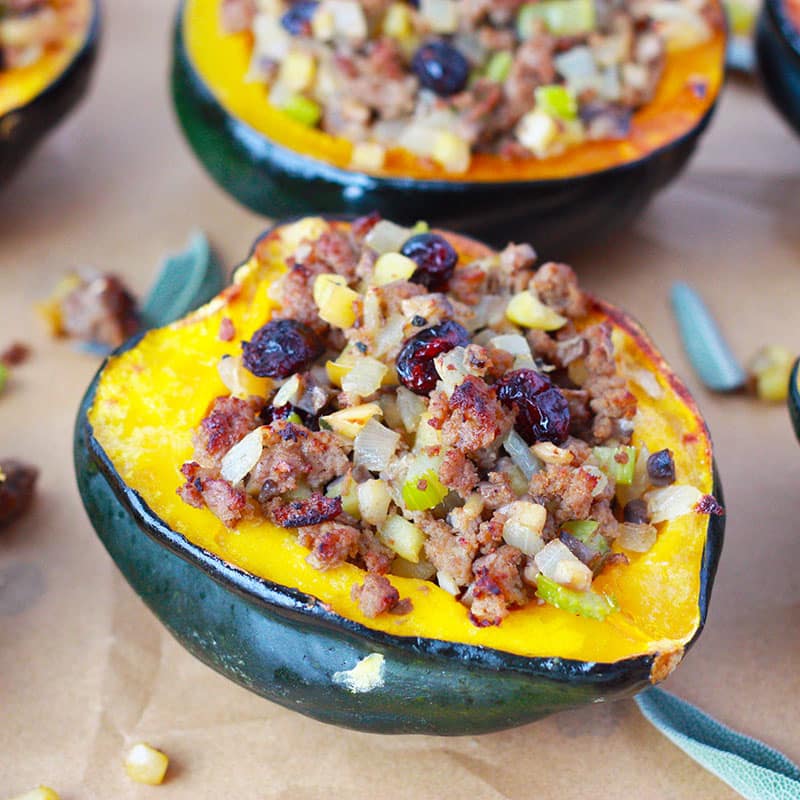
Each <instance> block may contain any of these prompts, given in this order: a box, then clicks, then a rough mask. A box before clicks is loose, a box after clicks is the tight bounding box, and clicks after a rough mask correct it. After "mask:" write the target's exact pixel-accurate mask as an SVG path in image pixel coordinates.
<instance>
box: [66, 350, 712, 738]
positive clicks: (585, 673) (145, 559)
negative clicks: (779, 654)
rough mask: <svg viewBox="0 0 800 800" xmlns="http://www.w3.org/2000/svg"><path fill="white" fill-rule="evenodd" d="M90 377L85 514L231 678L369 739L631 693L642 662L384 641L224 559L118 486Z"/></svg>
mask: <svg viewBox="0 0 800 800" xmlns="http://www.w3.org/2000/svg"><path fill="white" fill-rule="evenodd" d="M135 341H136V340H134V341H132V342H131V343H129V345H127V346H129V347H130V346H133V344H135ZM101 372H102V368H101ZM99 376H100V372H98V375H97V377H95V380H94V382H93V383H92V385H91V386H90V387H89V390H88V391H87V393H86V396H85V397H84V400H83V403H82V404H81V408H80V411H79V413H78V419H77V424H76V429H75V449H74V456H75V469H76V474H77V479H78V488H79V489H80V493H81V496H82V498H83V502H84V505H85V507H86V510H87V512H88V515H89V518H90V519H91V521H92V524H93V525H94V528H95V530H96V531H97V534H98V536H99V537H100V539H101V540H102V542H103V544H104V545H105V547H106V549H107V550H108V552H109V553H110V555H111V557H112V558H113V559H114V561H115V562H116V564H117V566H118V567H119V569H120V570H121V571H122V573H123V575H124V576H125V577H126V579H127V580H128V583H129V584H130V585H131V586H132V587H133V589H134V590H135V591H136V592H137V593H138V594H139V595H140V596H141V597H142V599H143V600H144V601H145V603H146V604H147V605H148V606H149V607H150V609H151V610H152V611H153V613H154V614H155V615H156V616H157V617H158V618H159V619H160V620H161V621H162V622H163V623H164V624H165V625H166V627H167V628H168V630H169V631H170V632H171V633H172V635H173V636H174V637H175V638H176V639H177V640H178V641H179V642H180V643H181V644H182V645H183V646H184V647H185V648H186V649H187V650H189V652H190V653H192V654H193V655H195V656H196V657H197V658H199V659H200V660H201V661H203V662H204V663H205V664H207V665H208V666H210V667H212V668H213V669H215V670H216V671H217V672H220V673H221V674H223V675H225V676H226V677H228V678H230V679H231V680H233V681H235V682H236V683H238V684H240V685H242V686H244V687H246V688H248V689H250V690H252V691H253V692H255V693H257V694H259V695H261V696H263V697H266V698H267V699H269V700H272V701H274V702H276V703H279V704H280V705H282V706H285V707H286V708H290V709H293V710H295V711H299V712H301V713H302V714H306V715H307V716H310V717H313V718H315V719H317V720H320V721H322V722H327V723H331V724H334V725H340V726H343V727H347V728H354V729H358V730H363V731H370V732H375V733H426V734H442V735H461V734H477V733H486V732H490V731H496V730H502V729H505V728H510V727H513V726H516V725H522V724H525V723H527V722H532V721H533V720H536V719H539V718H541V717H544V716H546V715H548V714H551V713H553V712H556V711H561V710H564V709H568V708H576V707H578V706H581V705H584V704H588V703H592V702H600V701H603V700H612V699H616V698H620V697H628V696H632V695H633V694H635V693H636V692H638V691H640V690H641V689H643V688H645V687H646V686H647V685H649V682H650V673H651V667H652V664H653V657H652V656H641V657H637V658H631V659H626V660H623V661H619V662H616V663H608V664H604V663H586V662H580V661H573V660H567V659H558V658H524V657H521V656H516V655H512V654H510V653H504V652H501V651H497V650H492V649H488V648H480V647H474V646H469V645H465V644H457V643H455V644H454V643H450V642H443V641H436V640H432V639H421V638H412V637H396V636H391V635H388V634H385V633H383V632H379V631H372V630H369V629H368V628H366V627H364V626H362V625H359V624H357V623H354V622H353V621H351V620H347V619H344V618H342V617H340V616H338V615H337V614H335V613H333V612H332V611H330V610H329V609H328V608H326V607H325V606H324V605H323V604H322V603H320V602H319V601H317V600H315V599H314V598H313V597H311V596H309V595H306V594H303V593H302V592H299V591H297V590H292V589H287V588H286V587H283V586H280V585H277V584H274V583H271V582H269V581H266V580H263V579H261V578H257V577H255V576H253V575H250V574H248V573H246V572H243V571H242V570H240V569H237V568H236V567H234V566H232V565H230V564H227V563H225V562H224V561H222V560H221V559H219V558H218V557H217V556H215V555H213V554H211V553H209V552H208V551H205V550H203V549H202V548H200V547H198V546H196V545H194V544H192V543H191V542H189V541H188V540H186V539H185V538H184V537H183V536H181V535H180V534H178V533H176V532H175V531H173V530H171V529H170V528H169V527H168V526H167V525H166V524H165V523H164V522H163V521H161V520H160V519H159V518H158V517H157V516H156V515H155V514H154V513H153V512H152V511H151V510H150V509H149V508H148V507H147V505H146V504H145V503H144V502H143V500H142V499H141V497H140V496H139V495H138V494H137V493H136V492H135V491H134V490H133V489H131V488H130V487H128V486H126V485H125V484H124V483H123V481H122V480H121V478H120V476H119V475H118V474H117V472H116V470H115V469H114V467H113V465H112V464H111V462H110V461H109V459H108V457H107V456H106V454H105V453H104V452H103V450H102V448H101V447H100V445H99V444H98V443H97V441H96V440H95V439H94V438H93V436H92V430H91V425H90V424H89V421H88V417H87V415H88V412H89V409H90V408H91V406H92V402H93V398H94V394H95V390H96V386H97V382H98V380H99ZM714 474H715V496H716V497H717V499H718V500H719V501H720V503H722V495H721V491H720V488H719V486H720V485H719V480H718V478H717V475H716V470H715V473H714ZM724 520H725V518H724V517H723V516H712V517H710V520H709V527H708V535H707V539H706V544H705V549H704V553H703V563H702V575H701V590H700V597H699V609H700V625H699V627H698V630H697V632H696V634H695V636H694V638H693V639H692V643H693V642H694V641H695V640H696V639H697V637H698V636H699V635H700V632H701V630H702V628H703V625H704V623H705V620H706V615H707V611H708V602H709V598H710V593H711V588H712V585H713V581H714V575H715V573H716V569H717V562H718V560H719V556H720V552H721V549H722V542H723V533H724V527H725V522H724ZM143 533H144V534H146V535H143ZM690 644H691V643H690ZM687 649H688V646H687ZM375 652H377V653H381V654H383V656H384V658H385V666H384V684H383V686H381V687H378V688H376V689H374V690H373V691H370V692H367V693H362V694H352V693H350V692H349V691H347V690H346V689H344V688H342V687H340V686H338V685H337V684H334V683H333V681H332V675H333V673H335V672H338V671H341V670H348V669H352V667H353V666H355V664H356V663H357V662H358V661H359V660H360V659H362V658H364V657H365V656H367V655H369V654H370V653H375Z"/></svg>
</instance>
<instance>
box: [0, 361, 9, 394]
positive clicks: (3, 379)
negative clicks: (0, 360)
mask: <svg viewBox="0 0 800 800" xmlns="http://www.w3.org/2000/svg"><path fill="white" fill-rule="evenodd" d="M7 382H8V367H7V366H6V365H5V364H0V392H2V391H3V389H5V388H6V383H7Z"/></svg>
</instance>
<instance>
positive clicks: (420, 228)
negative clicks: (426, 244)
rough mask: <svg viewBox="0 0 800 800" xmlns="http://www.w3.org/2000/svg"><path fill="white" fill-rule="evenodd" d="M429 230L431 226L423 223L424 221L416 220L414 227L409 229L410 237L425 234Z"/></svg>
mask: <svg viewBox="0 0 800 800" xmlns="http://www.w3.org/2000/svg"><path fill="white" fill-rule="evenodd" d="M430 229H431V226H430V225H428V223H427V222H425V220H424V219H421V220H418V221H417V222H416V223H415V225H414V227H413V228H412V229H411V233H412V235H414V236H416V234H418V233H427V232H428V231H429V230H430Z"/></svg>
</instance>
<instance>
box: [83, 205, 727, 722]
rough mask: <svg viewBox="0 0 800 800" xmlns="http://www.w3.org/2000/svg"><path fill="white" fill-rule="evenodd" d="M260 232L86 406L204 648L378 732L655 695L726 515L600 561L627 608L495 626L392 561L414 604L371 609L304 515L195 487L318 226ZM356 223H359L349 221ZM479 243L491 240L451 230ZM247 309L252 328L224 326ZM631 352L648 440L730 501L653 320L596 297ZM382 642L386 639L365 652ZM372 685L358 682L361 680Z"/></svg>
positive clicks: (172, 603)
mask: <svg viewBox="0 0 800 800" xmlns="http://www.w3.org/2000/svg"><path fill="white" fill-rule="evenodd" d="M305 224H308V221H307V220H306V221H304V222H303V223H294V224H284V225H282V226H278V227H276V228H274V229H272V230H271V231H270V232H268V233H267V234H266V235H265V238H263V239H262V240H260V245H259V252H261V253H262V254H263V253H264V252H265V251H266V252H268V253H269V258H268V261H266V262H265V261H264V260H259V258H258V257H256V255H255V250H254V251H253V255H251V257H250V259H249V260H248V261H247V262H245V263H244V264H243V265H242V267H241V268H240V269H239V270H238V271H237V272H236V275H235V278H234V282H233V285H232V286H231V287H229V288H228V289H226V290H225V291H223V292H222V293H221V294H220V295H219V296H218V297H217V298H215V299H214V300H212V301H211V302H210V303H209V304H208V305H206V306H204V307H203V308H201V309H199V310H198V311H197V312H195V313H193V314H191V315H189V316H188V317H187V318H185V319H183V320H181V321H179V322H176V323H174V324H172V325H170V326H168V327H166V328H161V329H157V330H154V331H151V332H149V333H147V334H145V335H144V336H141V337H139V338H137V339H135V340H133V341H131V342H130V343H129V344H128V345H127V346H125V347H123V348H122V349H121V350H120V351H119V352H118V353H116V354H115V355H113V356H112V357H111V358H110V359H109V360H108V361H107V362H106V363H105V364H104V365H103V367H102V368H101V369H100V371H99V373H98V375H97V377H96V378H95V380H94V382H93V383H92V385H91V387H90V388H89V390H88V392H87V394H86V397H85V399H84V401H83V404H82V406H81V409H80V412H79V416H78V421H77V428H76V439H75V463H76V470H77V476H78V484H79V487H80V491H81V494H82V497H83V501H84V504H85V506H86V509H87V511H88V513H89V516H90V518H91V520H92V523H93V524H94V526H95V529H96V530H97V533H98V535H99V536H100V538H101V539H102V541H103V543H104V544H105V546H106V548H107V549H108V551H109V552H110V554H111V556H112V558H113V559H114V560H115V561H116V563H117V565H118V566H119V568H120V569H121V570H122V572H123V573H124V575H125V576H126V578H127V579H128V581H129V582H130V584H131V585H132V586H133V588H134V589H135V590H136V591H137V592H138V593H139V594H140V595H141V596H142V598H143V599H144V600H145V602H146V603H147V604H148V605H149V606H150V608H151V609H152V610H153V611H154V613H155V614H156V615H157V616H158V617H159V618H160V619H161V620H162V621H163V622H164V624H165V625H166V626H167V627H168V628H169V630H170V631H171V632H172V633H173V635H174V636H175V637H176V638H177V639H178V640H179V641H180V642H181V643H182V644H183V645H184V646H185V647H186V648H187V649H188V650H189V651H190V652H192V653H193V654H194V655H196V656H197V657H198V658H200V659H201V660H202V661H204V662H205V663H207V664H209V665H210V666H212V667H213V668H214V669H216V670H218V671H219V672H221V673H223V674H224V675H226V676H228V677H229V678H231V679H232V680H234V681H236V682H238V683H240V684H242V685H243V686H246V687H247V688H249V689H251V690H253V691H254V692H257V693H258V694H261V695H263V696H264V697H267V698H269V699H271V700H274V701H276V702H278V703H281V704H282V705H285V706H287V707H289V708H293V709H295V710H297V711H300V712H302V713H304V714H308V715H309V716H312V717H315V718H317V719H320V720H323V721H325V722H330V723H335V724H339V725H344V726H347V727H352V728H359V729H363V730H370V731H377V732H387V733H388V732H397V733H399V732H427V733H441V734H464V733H476V732H483V731H491V730H497V729H501V728H506V727H510V726H513V725H519V724H522V723H525V722H528V721H530V720H534V719H537V718H539V717H542V716H544V715H546V714H548V713H551V712H554V711H558V710H561V709H565V708H570V707H575V706H579V705H582V704H584V703H590V702H599V701H601V700H604V699H611V698H614V697H619V696H625V695H630V694H633V693H635V692H636V691H638V690H640V689H642V688H644V687H645V686H647V685H648V684H649V683H651V682H656V681H659V680H661V679H663V678H664V677H666V675H668V674H669V673H670V672H671V671H672V669H674V667H675V666H676V665H677V664H678V662H679V661H680V660H681V658H682V656H683V655H684V653H685V652H686V650H687V648H688V647H689V646H690V645H691V644H692V643H693V642H694V641H695V639H696V638H697V636H698V635H699V633H700V631H701V629H702V627H703V624H704V622H705V619H706V612H707V608H708V601H709V596H710V592H711V586H712V583H713V579H714V574H715V571H716V567H717V561H718V559H719V555H720V550H721V547H722V539H723V527H724V522H723V521H724V517H721V516H709V515H706V514H702V513H696V512H693V513H690V514H688V515H684V516H683V517H679V518H678V519H676V520H673V521H671V522H667V523H664V527H663V528H662V529H661V532H660V533H659V537H658V541H657V544H656V545H655V546H654V548H653V549H652V550H651V551H650V552H648V553H646V554H642V555H639V556H635V557H634V558H633V559H632V561H631V563H630V564H629V565H626V566H615V567H613V568H610V569H609V570H608V571H607V572H605V573H604V574H603V575H601V576H600V577H599V578H597V579H596V581H595V585H597V586H598V587H599V588H600V590H608V591H609V592H610V593H613V595H614V596H615V598H616V600H617V602H618V603H619V605H620V608H621V611H620V612H619V613H615V614H612V615H611V616H610V617H608V619H607V620H606V621H605V622H597V621H594V620H591V619H587V618H583V617H577V616H572V615H570V614H569V613H567V612H565V611H561V610H558V609H556V608H554V607H552V606H537V605H536V604H531V605H530V606H528V607H525V608H522V609H518V610H515V611H514V612H513V614H512V615H510V616H509V617H507V618H506V619H505V620H504V621H503V623H502V625H500V626H499V627H486V628H479V627H476V626H475V625H473V624H472V623H471V622H470V621H469V618H468V612H467V609H466V608H465V607H464V606H463V605H461V604H460V603H459V602H457V601H456V600H455V599H454V598H453V597H452V596H451V595H450V594H448V593H447V592H445V591H444V590H443V589H440V588H439V587H438V586H436V585H435V584H432V583H429V582H427V581H422V580H416V579H411V578H401V577H396V576H392V577H391V580H392V582H393V583H394V584H395V585H396V586H397V587H398V588H399V589H400V590H401V593H402V594H403V596H410V597H412V598H413V604H414V608H413V611H412V612H411V613H409V614H407V615H405V616H393V615H387V614H384V615H381V616H379V617H376V618H371V619H370V618H367V617H365V616H364V615H363V614H362V613H361V611H360V610H359V606H358V604H357V602H356V601H355V600H353V599H352V597H351V594H350V588H351V585H352V584H353V582H354V580H356V579H358V577H359V576H360V575H363V572H362V571H361V570H360V569H359V568H358V567H356V566H354V565H352V564H344V565H342V566H340V567H337V568H335V569H332V570H330V571H327V572H319V571H318V570H316V569H314V568H313V567H311V566H310V565H309V564H308V563H307V561H306V556H307V554H308V551H307V550H306V549H305V548H304V547H302V546H301V545H300V544H299V543H298V542H297V539H296V537H295V536H294V535H293V534H292V532H291V531H289V530H287V529H282V528H277V527H274V526H273V525H271V524H270V523H267V522H262V523H260V524H257V523H255V522H252V523H250V522H242V523H241V524H240V525H239V526H238V527H237V529H236V530H235V531H231V530H229V529H227V528H225V527H224V526H223V525H222V524H221V523H220V522H219V520H218V519H217V518H216V517H214V516H213V515H212V514H211V513H210V512H209V511H208V510H207V509H202V510H200V509H195V508H191V507H189V506H187V505H186V504H185V503H184V502H183V501H182V500H181V499H180V498H179V497H178V495H177V494H176V489H177V487H178V486H179V484H180V483H181V480H180V475H179V471H178V467H179V465H180V464H181V463H182V462H183V461H185V460H186V459H187V457H188V456H189V454H190V452H191V431H192V429H193V427H194V426H195V425H196V424H197V421H198V420H199V419H200V418H201V417H202V415H203V414H204V412H205V409H206V408H207V406H208V404H209V402H210V401H211V400H212V399H213V398H214V397H215V396H217V395H218V394H220V392H222V391H223V390H224V386H223V384H222V383H221V381H220V378H219V376H218V373H217V369H216V365H217V362H218V361H219V358H220V357H221V355H222V354H224V353H227V352H231V353H232V352H235V351H238V348H239V341H238V339H240V338H242V337H246V336H249V335H250V334H251V333H252V332H253V331H254V330H255V329H256V328H258V327H259V326H260V325H261V324H262V323H263V322H264V319H265V317H267V316H268V315H269V312H270V308H271V301H270V299H269V289H270V286H271V284H272V282H273V280H274V278H275V277H276V276H277V275H278V274H280V272H281V271H282V270H283V269H284V266H283V265H284V262H285V259H286V256H287V255H288V254H289V253H290V252H293V251H294V248H295V247H296V246H297V244H298V243H299V241H300V240H301V239H302V238H305V237H304V236H303V235H302V234H303V231H304V230H305V231H307V230H308V228H304V227H303V225H305ZM339 224H341V225H346V224H348V223H344V222H342V223H339ZM446 235H447V236H448V238H449V239H450V241H451V242H452V243H453V244H454V246H455V247H456V249H457V250H458V251H459V252H460V253H461V254H462V256H464V255H468V256H470V257H471V258H476V257H482V256H484V255H487V254H489V253H490V252H491V251H490V250H489V249H488V248H487V247H486V246H484V245H482V244H480V243H478V242H476V241H475V240H471V239H466V238H464V237H460V236H455V235H452V234H446ZM223 317H229V318H230V319H231V320H232V321H233V322H234V324H235V326H236V330H237V332H238V336H237V341H236V342H228V343H225V342H222V341H220V339H219V336H218V333H219V327H220V321H221V319H222V318H223ZM600 319H607V320H609V321H610V322H611V323H612V324H613V326H614V328H615V340H617V341H618V342H619V345H618V348H619V350H618V357H619V358H620V359H625V361H626V363H627V364H628V365H630V366H632V367H633V368H635V369H639V370H648V371H649V372H650V373H651V374H652V375H653V376H654V377H655V378H656V380H657V381H658V383H659V385H660V386H661V387H662V388H663V395H662V397H661V398H660V399H659V400H654V399H653V397H652V396H651V395H649V394H647V393H646V392H645V391H644V390H642V389H641V388H637V387H636V386H633V387H632V391H634V392H635V393H636V395H637V398H638V402H639V415H640V416H639V421H638V423H637V429H636V430H637V431H638V433H635V434H634V439H635V440H636V437H637V436H638V437H639V438H640V442H641V443H644V444H647V445H648V446H649V448H650V449H651V450H653V451H654V450H656V449H658V448H662V447H670V448H671V449H672V450H673V452H674V454H675V459H676V465H677V468H678V470H679V471H680V473H681V474H683V475H686V476H687V477H688V479H689V480H690V481H691V482H692V483H693V484H694V485H695V486H697V488H699V489H700V491H701V492H705V493H714V494H716V496H717V498H718V499H721V497H720V494H719V491H720V488H719V484H718V482H717V478H716V472H715V469H714V463H713V458H712V452H711V442H710V439H709V435H708V431H707V429H706V426H705V424H704V422H703V420H702V418H701V416H700V414H699V412H698V410H697V408H696V406H695V404H694V401H693V400H692V399H691V398H690V396H689V395H688V393H687V391H686V389H685V387H684V386H683V385H682V384H681V383H680V382H679V381H678V379H677V378H676V377H675V376H674V374H673V373H672V372H671V371H670V369H669V367H668V366H667V365H666V364H665V363H664V361H663V359H662V357H661V356H660V355H659V354H658V352H657V351H656V350H655V348H654V347H653V345H652V344H651V343H650V341H649V340H648V339H647V337H646V336H645V334H644V332H643V331H642V330H641V328H640V327H639V326H638V325H637V324H636V323H635V322H634V321H633V320H632V319H631V318H630V317H628V316H627V315H625V314H624V313H622V312H621V311H619V310H618V309H615V308H614V307H613V306H610V305H608V304H606V303H603V302H601V301H599V300H598V301H593V306H592V311H591V313H590V314H589V315H588V316H587V318H586V323H589V322H592V321H598V320H600ZM370 654H378V656H375V657H373V658H372V659H370V660H368V661H366V662H363V663H362V664H361V667H360V668H359V669H358V670H356V671H355V672H352V670H353V668H354V667H355V666H356V665H357V664H359V662H362V661H363V659H365V658H366V657H368V656H369V655H370ZM358 689H360V690H362V691H356V690H358Z"/></svg>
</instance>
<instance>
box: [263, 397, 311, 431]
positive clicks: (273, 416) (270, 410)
mask: <svg viewBox="0 0 800 800" xmlns="http://www.w3.org/2000/svg"><path fill="white" fill-rule="evenodd" d="M292 414H297V416H298V417H300V421H301V422H302V423H303V425H305V427H306V428H308V429H309V430H310V431H318V430H319V416H318V415H316V414H311V413H310V412H308V411H305V410H304V409H302V408H297V407H296V406H293V405H291V403H286V404H285V405H282V406H273V405H272V404H271V403H267V405H265V406H264V408H262V409H261V413H260V414H259V415H258V416H259V419H260V420H261V422H263V423H264V425H270V424H272V423H273V422H274V421H275V420H279V419H289V417H290V416H291V415H292Z"/></svg>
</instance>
